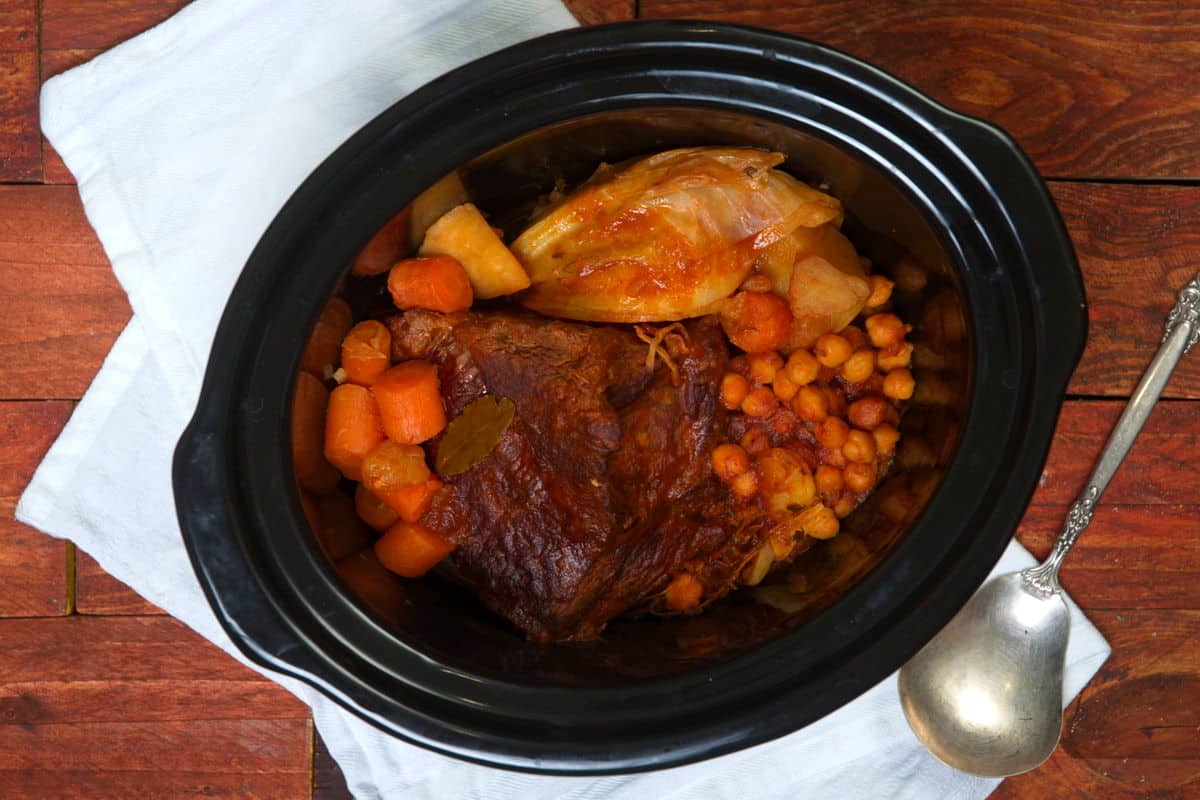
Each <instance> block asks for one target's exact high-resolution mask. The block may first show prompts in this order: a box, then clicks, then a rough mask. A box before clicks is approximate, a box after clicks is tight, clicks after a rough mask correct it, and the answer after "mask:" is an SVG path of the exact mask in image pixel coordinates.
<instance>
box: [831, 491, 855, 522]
mask: <svg viewBox="0 0 1200 800" xmlns="http://www.w3.org/2000/svg"><path fill="white" fill-rule="evenodd" d="M857 505H858V502H857V500H856V498H855V497H854V495H852V494H851V495H844V496H843V497H842V498H841V499H840V500H838V501H837V502H836V503H834V504H833V513H834V514H835V515H836V516H837V518H838V519H845V518H846V517H848V516H850V512H851V511H853V510H854V507H855V506H857Z"/></svg>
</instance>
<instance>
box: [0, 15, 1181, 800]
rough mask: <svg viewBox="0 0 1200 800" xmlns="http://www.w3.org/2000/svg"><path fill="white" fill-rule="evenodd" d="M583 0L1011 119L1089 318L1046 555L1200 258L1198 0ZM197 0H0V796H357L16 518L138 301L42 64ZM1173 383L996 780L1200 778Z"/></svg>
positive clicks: (1031, 794)
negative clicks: (69, 150)
mask: <svg viewBox="0 0 1200 800" xmlns="http://www.w3.org/2000/svg"><path fill="white" fill-rule="evenodd" d="M569 4H570V6H571V7H572V9H573V10H575V12H576V13H577V15H578V16H579V17H580V19H581V21H583V22H585V23H593V22H600V21H610V20H618V19H628V18H631V17H633V16H634V15H635V14H636V15H637V16H641V17H703V18H709V19H720V20H727V21H731V22H741V23H746V24H752V25H761V26H766V27H773V28H778V29H780V30H784V31H788V32H791V33H795V34H799V35H801V36H807V37H811V38H813V39H817V40H819V41H823V42H827V43H829V44H832V45H834V46H836V47H840V48H842V49H844V50H847V51H849V52H850V53H853V54H855V55H859V56H862V57H864V58H866V59H868V60H870V61H872V62H874V63H876V64H879V65H880V66H882V67H884V68H886V69H888V70H890V71H892V72H894V73H896V74H897V75H900V76H901V77H903V78H906V79H907V80H909V81H911V82H912V83H913V84H915V85H916V86H918V87H919V88H921V89H922V90H924V91H926V92H928V93H929V94H931V95H933V96H934V97H936V98H938V99H939V100H941V101H943V102H945V103H946V104H947V105H950V106H952V107H954V108H956V109H960V110H962V111H965V112H967V113H970V114H975V115H978V116H982V117H985V118H987V119H990V120H993V121H995V122H997V123H999V124H1000V125H1002V126H1004V127H1005V128H1007V129H1008V130H1009V131H1010V132H1012V133H1013V134H1014V135H1015V136H1016V137H1017V138H1018V139H1019V140H1020V142H1021V144H1022V145H1023V146H1024V147H1025V149H1026V150H1027V152H1028V153H1029V154H1030V155H1031V156H1032V158H1033V159H1034V161H1035V162H1036V163H1037V165H1038V167H1039V169H1040V170H1041V171H1042V174H1043V175H1045V176H1046V178H1048V179H1049V181H1050V188H1051V191H1052V193H1053V195H1054V198H1055V200H1056V201H1057V203H1058V205H1059V208H1060V209H1061V210H1062V214H1063V216H1064V218H1065V219H1066V221H1067V225H1068V226H1069V228H1070V230H1071V235H1072V237H1073V239H1074V242H1075V246H1076V248H1077V250H1078V252H1079V257H1080V261H1081V263H1082V266H1083V271H1084V276H1085V281H1086V285H1087V293H1088V299H1089V304H1090V311H1089V313H1090V316H1091V337H1090V340H1089V342H1088V347H1087V351H1086V353H1085V354H1084V357H1083V361H1082V362H1081V363H1080V365H1079V369H1078V370H1077V371H1076V373H1075V376H1074V378H1073V380H1072V382H1071V386H1070V390H1069V391H1070V396H1069V398H1068V400H1067V403H1066V406H1065V407H1064V409H1063V413H1062V417H1061V419H1060V420H1059V424H1058V432H1057V435H1056V438H1055V442H1054V446H1053V448H1052V450H1051V453H1050V458H1049V461H1048V462H1047V465H1046V469H1045V474H1044V476H1043V478H1042V481H1041V484H1040V487H1039V489H1038V491H1037V494H1036V495H1035V497H1034V500H1033V504H1032V506H1031V507H1030V509H1029V511H1028V513H1027V514H1026V516H1025V520H1024V522H1023V523H1022V526H1021V530H1020V533H1019V538H1020V540H1021V541H1022V542H1023V543H1024V544H1025V545H1026V546H1028V547H1029V548H1030V549H1031V550H1033V551H1034V552H1035V553H1036V554H1039V555H1042V554H1044V553H1045V552H1046V551H1047V549H1048V547H1049V542H1050V540H1051V538H1052V536H1053V535H1054V533H1055V531H1056V530H1057V528H1058V526H1059V524H1060V521H1061V519H1062V516H1063V512H1064V510H1065V508H1066V506H1067V504H1068V503H1069V502H1070V501H1071V500H1072V498H1073V496H1074V494H1075V493H1076V492H1077V491H1078V490H1079V488H1080V487H1081V486H1082V484H1083V481H1084V478H1085V475H1086V473H1087V471H1088V468H1089V465H1090V464H1091V463H1092V461H1093V459H1094V457H1095V456H1096V454H1097V452H1098V451H1099V449H1100V447H1101V445H1102V444H1103V441H1104V438H1105V436H1106V434H1107V432H1108V430H1109V428H1110V426H1111V425H1112V423H1113V422H1114V420H1115V419H1116V417H1117V414H1118V413H1119V411H1120V409H1121V406H1122V403H1123V401H1124V398H1125V397H1126V396H1127V395H1128V394H1129V393H1130V391H1131V389H1132V387H1133V386H1134V383H1135V382H1136V380H1137V377H1138V375H1139V373H1140V371H1141V370H1142V368H1143V367H1144V366H1145V364H1146V362H1147V361H1148V360H1149V358H1150V355H1151V353H1152V352H1153V350H1154V348H1155V346H1156V343H1157V341H1158V338H1159V336H1160V331H1161V326H1162V320H1163V317H1164V315H1165V313H1166V311H1167V309H1168V308H1169V307H1170V305H1171V303H1172V302H1173V299H1174V295H1175V291H1176V290H1177V289H1178V288H1179V287H1180V286H1181V285H1182V284H1183V283H1184V282H1185V281H1186V280H1187V279H1188V278H1189V277H1190V276H1191V275H1192V274H1193V272H1194V270H1195V269H1196V267H1197V266H1198V265H1200V78H1198V77H1197V76H1198V75H1200V6H1198V5H1197V4H1195V3H1186V2H1181V0H1143V1H1141V2H1137V3H1130V2H1112V3H1109V4H1097V3H1095V2H1085V1H1084V0H1077V1H1076V2H1059V3H1054V2H1042V1H1040V0H1023V2H1019V3H1011V4H1003V5H1002V4H998V3H997V4H991V3H984V2H923V3H910V2H905V1H904V0H889V1H888V2H872V1H870V0H824V2H814V1H813V0H805V1H804V2H780V1H779V0H754V1H753V2H745V3H736V2H729V1H727V0H708V1H707V2H679V1H677V0H642V2H630V1H629V0H618V1H614V2H606V0H573V2H570V3H569ZM181 5H183V3H182V2H180V0H0V308H2V309H4V311H3V313H2V314H0V365H2V366H0V401H2V402H0V465H2V468H0V503H2V504H3V508H0V798H50V797H80V798H89V800H99V799H100V798H121V800H128V799H129V798H136V797H178V796H192V795H204V796H217V797H264V798H265V797H272V798H274V797H280V798H284V797H286V798H298V797H309V796H312V797H315V798H335V797H346V796H348V793H347V791H346V788H345V784H344V782H343V781H342V778H341V775H340V773H339V772H338V770H337V768H336V766H335V765H334V764H333V763H332V761H331V760H330V759H329V758H328V756H327V754H326V753H325V752H324V750H323V748H322V746H321V743H320V741H319V740H318V739H317V737H316V735H315V733H314V731H313V726H312V721H311V719H310V717H309V715H308V713H307V709H306V708H305V707H304V706H303V705H301V704H300V703H298V702H297V701H296V700H294V699H292V698H291V696H290V695H288V694H287V693H285V692H284V691H283V690H281V689H278V688H276V687H275V686H274V685H273V684H271V683H269V682H267V681H265V680H263V679H261V678H259V677H257V676H256V675H255V674H254V673H252V672H250V671H249V670H246V669H244V668H243V667H241V666H240V665H238V664H237V663H235V662H234V661H232V660H231V659H229V658H227V657H226V656H225V655H224V654H222V653H221V652H220V651H219V650H217V649H216V648H215V647H213V646H212V645H209V644H207V643H206V642H205V641H203V640H201V639H200V638H199V637H197V636H196V635H195V634H193V633H192V632H191V631H190V630H188V629H186V628H185V627H184V626H183V625H181V624H180V623H178V622H176V621H175V620H174V619H171V618H170V617H167V616H165V615H164V614H162V612H160V611H159V610H158V609H156V608H154V607H152V606H150V605H148V604H147V603H145V602H144V601H142V600H141V599H140V598H138V597H137V596H136V595H135V594H133V592H131V591H130V590H129V589H127V588H126V587H124V586H123V585H121V584H119V583H118V582H117V581H115V580H114V579H112V578H110V577H109V576H108V575H106V574H105V573H104V571H103V570H102V569H101V568H100V567H99V566H98V565H97V564H96V563H95V562H94V561H92V559H90V558H89V557H88V556H87V554H85V553H83V552H81V551H78V550H77V549H76V548H74V547H73V546H72V545H71V544H70V543H65V542H61V541H58V540H54V539H50V538H48V537H45V536H42V535H41V534H38V533H36V532H34V531H32V530H30V529H28V528H25V527H24V526H22V525H20V524H19V523H17V522H15V521H13V519H12V509H13V506H14V505H15V502H16V498H17V497H18V496H19V494H20V492H21V490H22V488H23V487H24V486H25V484H26V483H27V482H28V480H29V477H30V475H31V474H32V471H33V469H34V467H35V466H36V464H37V462H38V461H39V459H40V458H41V457H42V454H43V453H45V451H46V449H47V447H49V445H50V443H51V442H52V441H53V439H54V437H55V435H56V434H57V433H58V431H59V430H60V429H61V428H62V426H63V424H64V423H65V422H66V420H67V418H68V417H69V416H70V415H71V410H72V407H73V406H74V403H75V401H76V400H77V399H78V398H79V397H80V396H81V395H82V394H83V392H84V390H85V389H86V388H87V385H88V382H89V381H90V380H91V378H92V376H93V375H94V374H95V372H96V370H97V369H98V368H99V366H100V363H101V360H102V359H103V357H104V354H105V353H106V352H107V350H108V349H109V347H110V346H111V345H112V343H113V340H114V339H115V337H116V335H117V333H118V332H119V331H120V330H121V328H122V327H123V326H124V324H125V322H126V321H127V319H128V318H129V315H130V311H129V307H128V305H127V303H126V300H125V296H124V294H123V293H122V292H121V290H120V288H119V287H118V286H117V283H116V281H115V280H114V279H113V275H112V271H111V269H110V267H109V264H108V262H107V260H106V258H105V256H104V253H103V252H102V250H101V248H100V245H99V244H98V242H97V241H96V238H95V236H94V234H93V233H92V230H91V228H90V227H89V226H88V224H87V222H86V220H85V219H84V216H83V211H82V209H81V206H80V202H79V197H78V195H77V193H76V191H75V187H74V186H73V185H71V184H72V178H71V175H70V173H69V172H67V170H66V169H65V168H64V166H63V164H62V162H61V161H60V160H59V158H58V157H57V155H56V154H55V153H54V152H53V150H52V149H51V148H50V146H49V145H48V144H46V143H45V141H44V140H43V139H42V138H41V136H40V135H39V133H38V117H37V92H38V87H39V84H40V81H42V80H44V79H45V78H48V77H50V76H51V75H54V74H55V73H58V72H61V71H63V70H65V69H68V68H69V67H72V66H74V65H76V64H79V63H81V62H83V61H86V60H88V59H90V58H92V57H93V56H95V55H97V54H98V53H100V52H102V51H103V50H105V49H107V48H108V47H111V46H112V45H114V44H116V43H118V42H120V41H122V40H124V39H126V38H128V37H130V36H132V35H134V34H136V33H138V32H140V31H142V30H144V29H145V28H147V27H149V26H150V25H153V24H155V23H157V22H159V21H160V20H162V19H164V18H166V17H167V16H169V15H170V14H171V13H173V12H174V11H175V10H177V8H178V7H180V6H181ZM1104 5H1107V8H1105V7H1103V6H1104ZM1165 398H1166V399H1165V400H1164V401H1163V402H1162V403H1161V404H1160V406H1159V407H1158V408H1157V409H1156V410H1155V412H1154V414H1153V415H1152V416H1151V418H1150V422H1149V424H1148V425H1147V428H1146V431H1145V432H1144V433H1143V435H1142V438H1141V440H1140V441H1139V442H1138V444H1137V445H1136V446H1135V447H1134V448H1133V452H1132V453H1131V454H1130V461H1129V463H1128V464H1127V466H1126V469H1125V470H1124V471H1123V472H1122V473H1121V474H1120V475H1119V476H1118V477H1117V479H1116V480H1115V481H1114V482H1113V485H1112V487H1111V488H1110V489H1109V491H1108V493H1107V494H1106V495H1105V497H1104V503H1103V504H1102V506H1101V507H1100V508H1099V509H1098V511H1097V513H1096V520H1095V522H1094V523H1093V525H1092V528H1091V529H1090V530H1089V531H1088V533H1087V535H1086V536H1085V537H1084V538H1083V540H1082V542H1081V543H1080V545H1079V547H1078V548H1077V549H1076V551H1075V553H1074V554H1073V555H1072V558H1071V560H1070V561H1069V562H1068V565H1067V567H1066V569H1065V570H1064V573H1063V583H1064V584H1065V586H1066V588H1067V589H1068V591H1069V592H1070V593H1071V594H1072V596H1073V597H1074V598H1075V599H1076V600H1077V601H1078V602H1079V604H1080V605H1081V606H1082V607H1083V608H1084V610H1085V611H1086V612H1087V613H1088V616H1089V617H1090V618H1091V619H1092V621H1093V622H1094V623H1095V624H1096V625H1097V626H1098V627H1099V628H1100V630H1101V631H1102V632H1103V633H1104V635H1105V636H1106V637H1107V638H1108V640H1109V642H1111V644H1112V647H1113V655H1112V658H1111V659H1110V660H1109V661H1108V663H1107V664H1105V665H1104V668H1103V669H1102V670H1101V671H1100V673H1099V675H1097V677H1096V678H1095V679H1094V680H1093V681H1092V683H1091V684H1090V685H1089V686H1088V687H1087V688H1086V689H1085V690H1084V692H1083V694H1082V695H1081V696H1080V698H1079V699H1077V700H1076V701H1075V702H1073V703H1072V704H1071V706H1070V708H1069V709H1068V710H1067V715H1066V730H1065V732H1064V737H1063V742H1062V745H1061V746H1060V747H1059V748H1058V750H1057V751H1056V752H1055V754H1054V756H1053V758H1052V759H1051V760H1050V762H1049V763H1048V764H1046V765H1045V766H1044V767H1042V768H1041V769H1039V770H1037V771H1035V772H1033V773H1032V774H1028V775H1023V776H1021V777H1018V778H1013V779H1011V780H1009V781H1007V782H1005V783H1004V784H1003V785H1002V787H1001V788H1000V790H999V791H998V792H997V793H996V795H995V797H999V798H1031V799H1032V798H1037V799H1038V800H1042V799H1043V798H1066V797H1080V798H1083V797H1113V798H1126V797H1146V798H1149V797H1153V798H1163V799H1164V800H1165V799H1166V798H1185V797H1195V798H1200V535H1198V533H1200V532H1198V531H1197V522H1196V520H1197V516H1198V512H1200V506H1198V505H1197V503H1198V502H1200V489H1198V488H1197V487H1198V485H1200V484H1198V482H1197V474H1198V472H1197V469H1196V467H1195V463H1194V462H1195V454H1196V452H1197V445H1198V444H1200V404H1197V403H1196V400H1197V399H1198V398H1200V355H1196V354H1193V355H1192V356H1191V358H1190V359H1187V360H1185V361H1184V362H1183V364H1182V365H1181V366H1180V369H1179V371H1178V372H1177V373H1176V375H1175V377H1174V379H1173V380H1172V382H1171V384H1170V385H1169V386H1168V388H1167V392H1166V396H1165Z"/></svg>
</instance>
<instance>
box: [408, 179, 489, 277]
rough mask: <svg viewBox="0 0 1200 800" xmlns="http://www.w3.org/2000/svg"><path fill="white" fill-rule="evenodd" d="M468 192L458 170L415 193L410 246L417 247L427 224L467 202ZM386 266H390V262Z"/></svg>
mask: <svg viewBox="0 0 1200 800" xmlns="http://www.w3.org/2000/svg"><path fill="white" fill-rule="evenodd" d="M470 199H471V196H470V194H468V193H467V187H466V185H465V184H464V183H463V180H462V176H461V175H459V174H458V170H455V171H454V172H451V173H450V174H449V175H447V176H446V177H444V178H442V179H441V180H440V181H438V182H437V183H435V184H433V186H430V187H429V188H428V189H426V190H425V191H423V192H421V193H420V194H419V195H417V197H416V199H415V200H413V201H412V206H411V208H412V215H411V217H410V221H409V236H411V237H412V238H411V241H412V246H413V247H419V246H420V244H421V240H422V239H424V238H425V232H426V231H427V230H429V226H431V225H432V224H433V223H435V222H437V221H438V219H440V218H441V216H442V215H443V214H445V213H446V212H447V211H449V210H450V209H452V208H454V207H455V206H461V205H462V204H463V203H466V202H469V201H470ZM388 266H391V265H390V264H389V265H388Z"/></svg>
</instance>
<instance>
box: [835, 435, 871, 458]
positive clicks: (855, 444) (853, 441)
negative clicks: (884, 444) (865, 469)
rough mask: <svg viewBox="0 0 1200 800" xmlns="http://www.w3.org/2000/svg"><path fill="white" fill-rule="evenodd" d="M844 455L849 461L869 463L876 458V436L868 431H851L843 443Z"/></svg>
mask: <svg viewBox="0 0 1200 800" xmlns="http://www.w3.org/2000/svg"><path fill="white" fill-rule="evenodd" d="M842 455H844V456H845V457H846V460H847V461H852V462H856V463H859V464H868V463H871V462H873V461H874V460H875V437H873V436H872V435H871V434H869V433H867V432H866V431H859V430H854V431H850V433H849V435H848V436H847V437H846V443H845V444H844V445H842Z"/></svg>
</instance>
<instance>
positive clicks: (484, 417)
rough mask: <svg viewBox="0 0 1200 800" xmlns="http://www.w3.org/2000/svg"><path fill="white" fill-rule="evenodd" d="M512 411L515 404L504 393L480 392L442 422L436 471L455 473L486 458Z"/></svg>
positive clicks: (444, 473) (506, 428) (498, 439)
mask: <svg viewBox="0 0 1200 800" xmlns="http://www.w3.org/2000/svg"><path fill="white" fill-rule="evenodd" d="M516 413H517V407H516V405H515V404H514V403H513V401H512V400H509V399H508V398H507V397H499V398H497V397H493V396H492V395H484V396H483V397H480V398H479V399H478V400H475V401H473V402H471V403H470V404H468V405H467V407H466V408H464V409H463V410H462V413H461V414H459V415H458V416H457V417H455V418H454V419H452V420H451V421H450V424H449V425H447V426H446V434H445V435H444V436H443V437H442V440H441V441H440V442H438V446H437V457H436V459H435V467H436V469H437V472H438V474H439V475H458V474H460V473H463V472H466V471H467V470H469V469H470V468H471V467H473V466H475V465H476V464H478V463H479V462H480V461H483V460H484V459H485V458H487V457H488V456H489V455H490V454H491V452H492V450H494V449H495V448H496V445H497V444H498V443H499V442H500V437H501V436H503V435H504V432H505V431H506V430H508V425H509V423H510V422H512V418H513V415H514V414H516Z"/></svg>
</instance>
